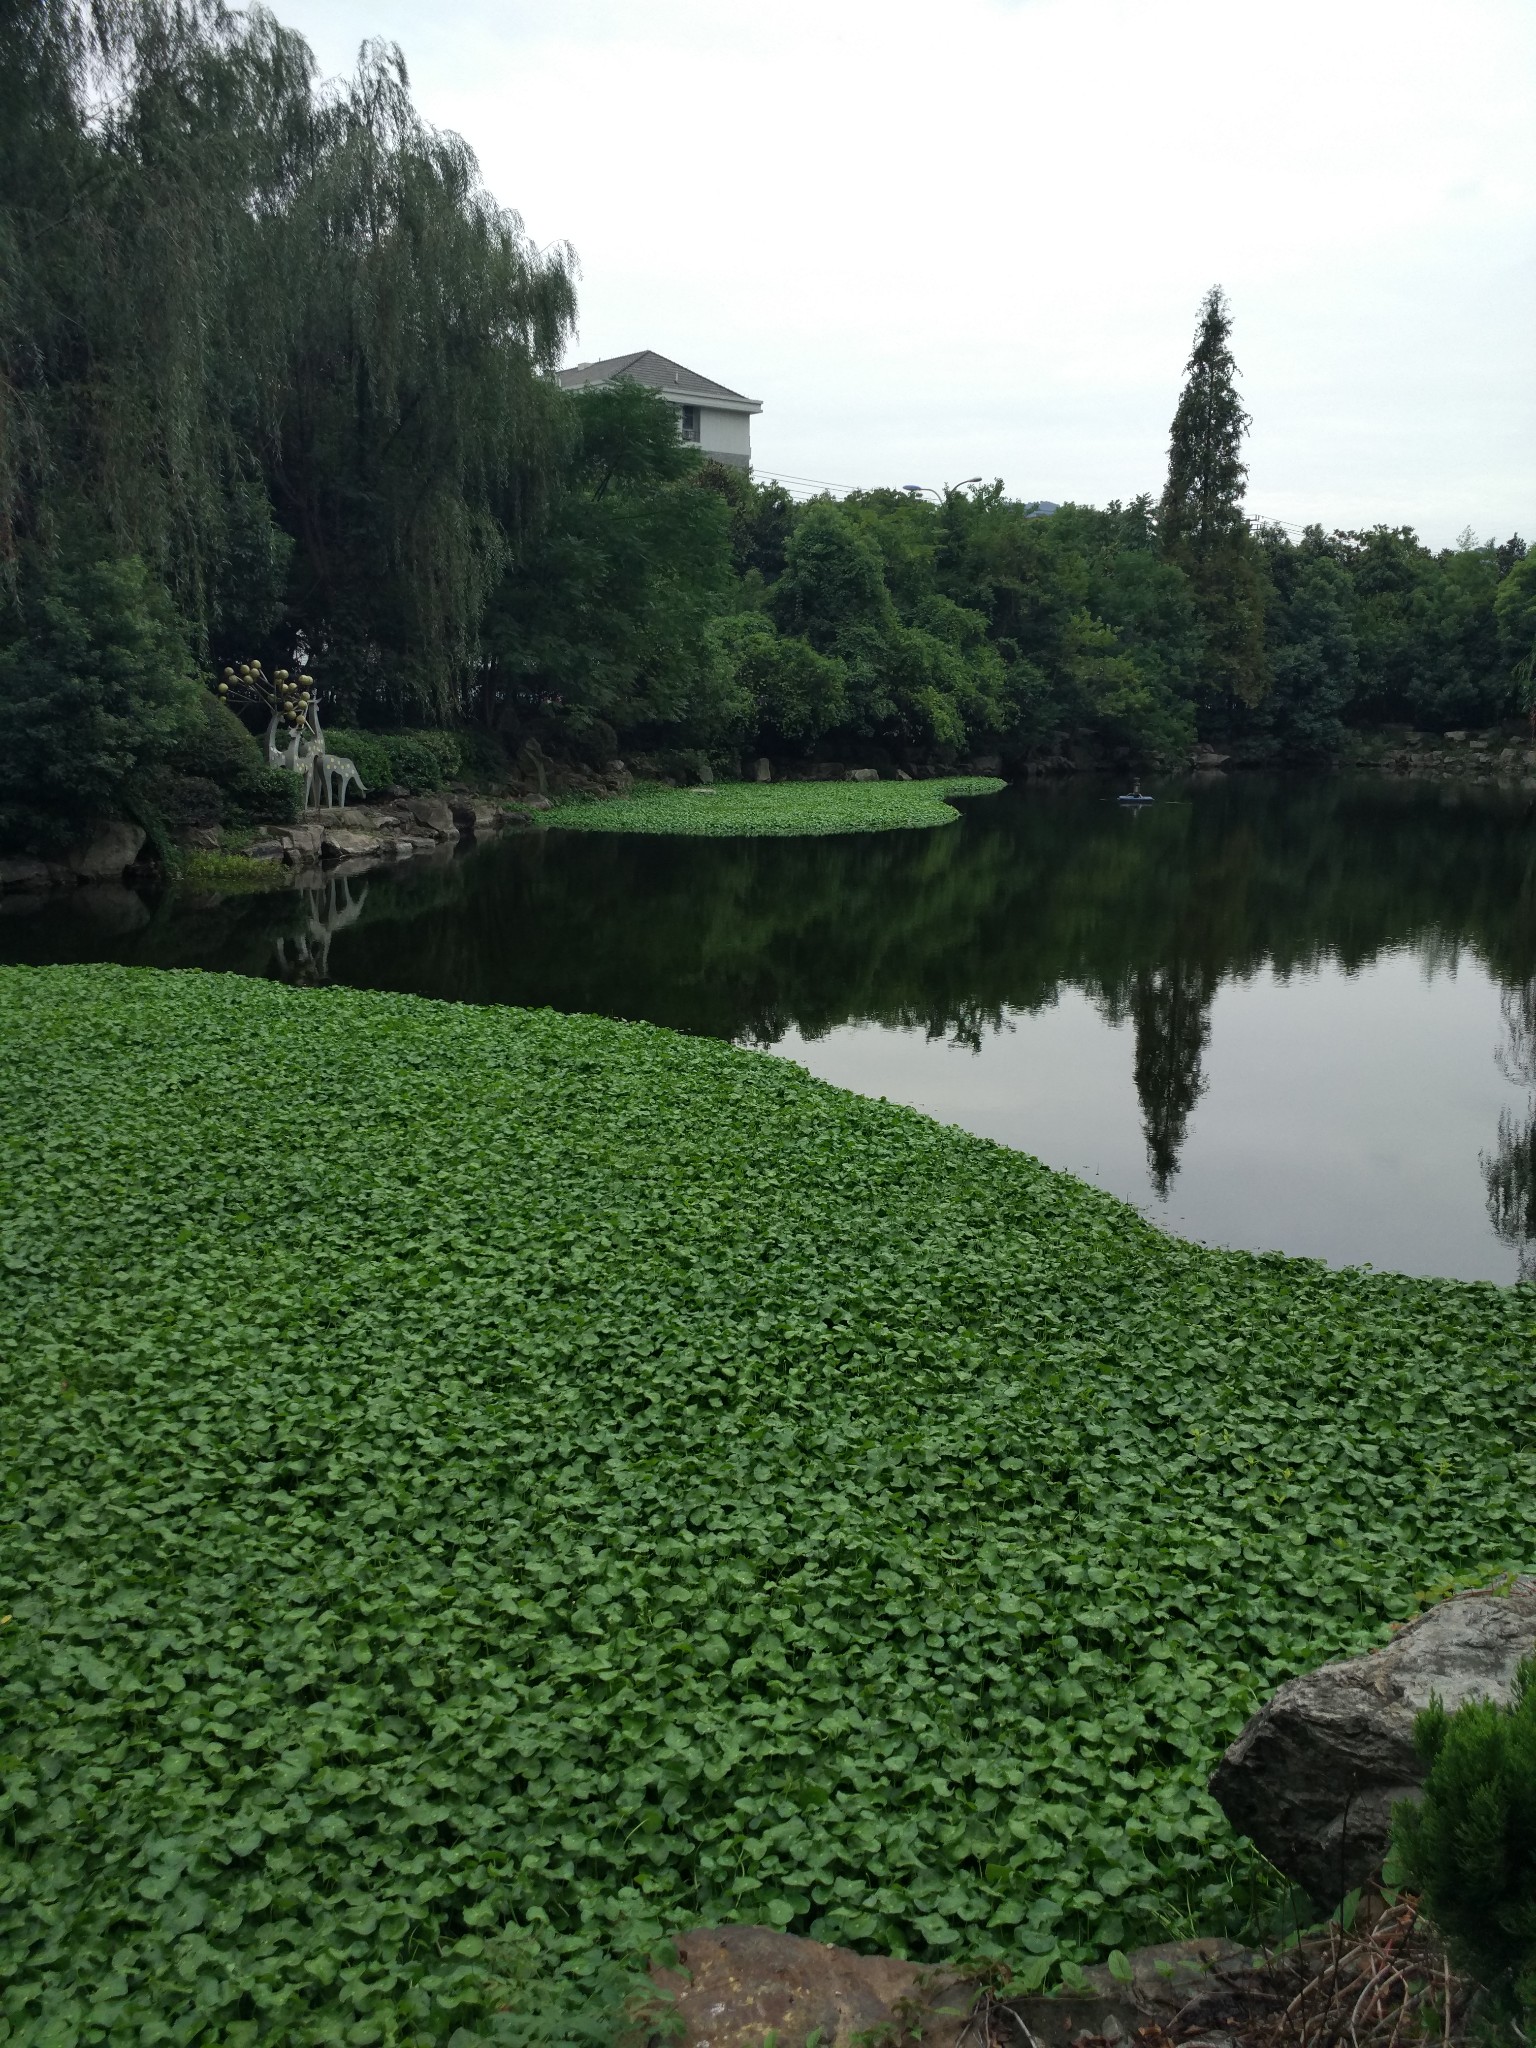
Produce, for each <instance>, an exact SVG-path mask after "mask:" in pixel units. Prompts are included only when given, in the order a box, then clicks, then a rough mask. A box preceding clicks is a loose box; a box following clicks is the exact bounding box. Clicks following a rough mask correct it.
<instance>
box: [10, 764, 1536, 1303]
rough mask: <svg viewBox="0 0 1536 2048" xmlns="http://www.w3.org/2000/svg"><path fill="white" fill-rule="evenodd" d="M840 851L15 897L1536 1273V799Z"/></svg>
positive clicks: (1444, 1263) (1492, 1266)
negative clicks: (630, 1033)
mask: <svg viewBox="0 0 1536 2048" xmlns="http://www.w3.org/2000/svg"><path fill="white" fill-rule="evenodd" d="M964 809H965V817H964V819H963V821H962V823H961V824H959V825H958V826H955V827H951V828H949V829H947V830H940V831H931V832H894V833H885V834H879V835H870V836H859V837H850V838H846V839H832V840H828V839H822V840H799V841H796V840H707V839H692V840H684V839H650V838H640V837H635V838H630V837H623V836H608V835H592V836H588V835H585V834H570V833H558V832H553V833H548V834H539V835H536V836H527V837H518V838H516V839H509V840H507V841H503V842H501V843H498V844H492V845H490V846H488V847H484V848H479V849H474V850H471V851H460V852H459V853H458V855H457V856H455V857H440V858H438V859H436V860H434V861H431V862H427V863H412V864H406V865H404V866H402V867H401V868H399V869H394V870H390V871H387V872H385V873H382V874H377V873H376V874H373V875H368V876H366V877H363V878H360V879H357V880H353V881H340V880H332V881H329V882H326V883H324V884H323V885H320V886H318V887H316V888H312V889H309V890H295V891H284V892H282V893H281V894H279V895H276V896H264V897H255V898H251V897H247V898H222V899H215V898H208V897H201V898H196V899H188V898H185V897H178V896H176V895H170V894H162V895H160V896H158V897H157V896H152V895H148V894H144V895H140V894H138V893H135V892H133V891H130V890H126V889H101V890H89V891H88V890H80V891H78V892H76V893H75V894H74V895H72V896H66V897H64V898H60V899H49V900H47V901H42V902H39V901H38V900H36V899H30V900H29V899H26V898H18V897H14V896H13V897H8V898H6V899H4V900H3V912H4V914H3V915H0V959H6V960H30V961H41V960H80V959H112V960H122V961H128V962H133V963H138V964H143V965H152V966H197V967H212V968H225V969H232V970H234V971H236V972H239V973H246V974H257V975H281V976H285V977H288V978H291V979H301V980H311V981H313V980H331V981H339V982H347V983H351V984H353V985H354V986H357V987H364V988H390V989H403V990H410V991H413V992H416V993H418V994H421V995H428V996H439V997H450V998H453V999H456V1000H460V1001H465V1002H474V1003H529V1004H550V1005H552V1006H554V1007H556V1008H558V1009H563V1010H586V1011H598V1012H602V1013H605V1014H607V1015H610V1016H615V1017H638V1018H647V1019H649V1020H651V1021H652V1022H654V1023H658V1024H667V1025H671V1026H673V1027H675V1028H677V1029H680V1030H684V1031H692V1032H701V1033H708V1034H711V1035H713V1036H717V1037H721V1038H730V1039H734V1040H736V1041H738V1042H739V1043H742V1044H745V1045H752V1046H759V1047H764V1048H771V1049H772V1050H773V1051H774V1052H776V1053H779V1054H783V1055H786V1056H788V1057H790V1058H792V1059H795V1060H798V1061H800V1062H801V1063H802V1064H803V1065H805V1066H806V1067H808V1068H809V1069H810V1070H811V1071H812V1072H813V1073H815V1074H819V1075H822V1076H823V1077H825V1078H826V1079H828V1080H831V1081H835V1082H837V1083H839V1084H840V1085H842V1086H844V1087H848V1088H856V1089H861V1090H863V1091H865V1092H866V1093H870V1094H876V1095H885V1096H889V1097H890V1098H891V1099H892V1100H893V1101H899V1102H906V1103H911V1104H913V1105H914V1106H916V1107H918V1108H920V1109H923V1110H926V1111H928V1112H930V1113H931V1114H932V1115H934V1116H937V1117H941V1118H943V1119H944V1120H946V1121H948V1122H952V1123H958V1124H962V1125H964V1126H965V1127H966V1128H968V1129H970V1130H973V1131H976V1132H979V1133H981V1134H982V1135H984V1136H987V1137H990V1138H996V1139H998V1140H1000V1141H1001V1142H1003V1143H1004V1144H1007V1145H1013V1146H1018V1147H1020V1148H1022V1149H1024V1150H1027V1151H1030V1152H1033V1153H1035V1154H1036V1155H1037V1156H1038V1157H1040V1158H1042V1159H1045V1160H1047V1161H1048V1162H1049V1163H1050V1164H1051V1165H1053V1166H1061V1167H1066V1168H1069V1169H1070V1170H1071V1171H1072V1172H1074V1173H1077V1174H1081V1175H1082V1176H1083V1177H1084V1178H1085V1179H1088V1180H1091V1181H1094V1182H1096V1183H1097V1184H1098V1185H1099V1186H1101V1187H1105V1188H1108V1189H1110V1190H1112V1191H1113V1192H1114V1193H1115V1194H1118V1195H1121V1196H1123V1197H1125V1198H1126V1199H1127V1200H1129V1201H1132V1202H1134V1203H1135V1204H1136V1205H1137V1206H1138V1207H1139V1208H1140V1209H1141V1210H1142V1211H1143V1212H1144V1213H1145V1214H1147V1215H1148V1216H1150V1217H1152V1218H1154V1219H1155V1220H1156V1221H1157V1222H1159V1223H1161V1224H1163V1225H1164V1226H1165V1227H1167V1228H1169V1229H1171V1230H1175V1231H1178V1232H1180V1233H1182V1234H1184V1235H1187V1236H1190V1237H1194V1238H1199V1239H1202V1240H1204V1241H1206V1242H1209V1243H1217V1244H1232V1245H1245V1246H1250V1247H1253V1248H1256V1249H1274V1250H1281V1251H1287V1252H1299V1253H1304V1254H1307V1255H1310V1256H1315V1257H1319V1258H1324V1259H1327V1260H1329V1261H1330V1262H1332V1263H1334V1264H1340V1265H1342V1264H1359V1263H1370V1264H1373V1265H1376V1266H1379V1267H1391V1268H1396V1269H1399V1270H1402V1271H1408V1272H1417V1273H1444V1274H1454V1275H1458V1276H1461V1277H1463V1278H1468V1279H1492V1280H1500V1281H1512V1280H1515V1279H1517V1278H1519V1277H1521V1276H1522V1274H1523V1275H1524V1276H1526V1277H1532V1278H1536V812H1533V806H1532V803H1531V801H1530V799H1529V797H1520V796H1513V795H1507V794H1499V793H1496V792H1490V791H1486V790H1482V791H1472V790H1454V789H1453V790H1446V789H1443V788H1429V787H1413V786H1406V785H1395V784H1387V783H1370V784H1362V783H1351V782H1346V781H1331V780H1321V779H1319V780H1296V781H1282V780H1278V779H1276V780H1259V779H1256V778H1250V777H1232V778H1230V779H1218V780H1216V781H1214V782H1211V783H1209V784H1208V785H1206V786H1203V787H1200V786H1194V785H1190V784H1184V785H1173V784H1170V785H1168V786H1167V787H1166V788H1164V789H1163V791H1162V792H1161V796H1160V800H1159V802H1158V803H1157V804H1155V805H1154V806H1151V807H1149V808H1148V809H1147V810H1145V811H1142V812H1139V813H1137V812H1128V811H1124V810H1121V809H1118V808H1117V807H1116V806H1115V805H1114V804H1113V803H1112V802H1111V801H1108V793H1107V792H1105V791H1103V790H1099V789H1091V788H1085V787H1082V786H1074V787H1071V788H1068V789H1065V790H1055V789H1052V790H1033V789H1030V790H1024V789H1015V790H1010V791H1008V792H1007V793H1006V794H1004V795H1003V796H1000V797H992V798H983V799H975V800H971V801H969V802H967V803H966V804H965V806H964Z"/></svg>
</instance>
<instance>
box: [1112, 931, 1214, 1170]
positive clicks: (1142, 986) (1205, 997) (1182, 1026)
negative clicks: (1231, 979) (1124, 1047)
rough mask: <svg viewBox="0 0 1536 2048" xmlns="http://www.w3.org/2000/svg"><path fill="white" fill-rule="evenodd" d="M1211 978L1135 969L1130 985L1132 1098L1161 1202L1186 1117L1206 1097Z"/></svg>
mask: <svg viewBox="0 0 1536 2048" xmlns="http://www.w3.org/2000/svg"><path fill="white" fill-rule="evenodd" d="M1213 993H1214V985H1213V982H1212V978H1211V976H1210V975H1209V974H1208V973H1207V972H1206V971H1205V970H1204V969H1203V968H1199V967H1190V966H1186V965H1184V964H1183V963H1182V962H1175V963H1174V964H1173V965H1172V966H1170V967H1152V968H1146V967H1143V968H1138V969H1137V972H1136V976H1135V980H1134V981H1133V983H1132V985H1131V1016H1132V1019H1133V1020H1134V1022H1135V1026H1136V1070H1135V1071H1136V1093H1137V1095H1138V1096H1139V1097H1140V1099H1141V1117H1142V1130H1143V1132H1144V1133H1145V1135H1146V1140H1147V1167H1148V1171H1149V1172H1150V1173H1151V1176H1152V1185H1153V1187H1154V1189H1155V1190H1156V1191H1157V1195H1158V1199H1159V1200H1165V1199H1166V1198H1167V1194H1168V1190H1169V1188H1170V1187H1171V1186H1172V1184H1173V1177H1174V1175H1175V1174H1176V1173H1177V1172H1178V1170H1179V1152H1180V1149H1181V1147H1182V1146H1183V1143H1184V1140H1185V1137H1186V1136H1187V1135H1188V1129H1189V1113H1190V1111H1191V1110H1192V1109H1193V1108H1194V1106H1195V1104H1196V1103H1197V1102H1198V1101H1199V1100H1200V1097H1201V1096H1202V1095H1203V1094H1204V1093H1205V1082H1204V1080H1203V1079H1202V1078H1201V1074H1200V1059H1201V1055H1202V1054H1203V1053H1204V1051H1205V1048H1206V1044H1207V1042H1208V1041H1209V1039H1210V1035H1211V1018H1210V1003H1211V996H1212V994H1213Z"/></svg>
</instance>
